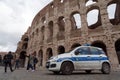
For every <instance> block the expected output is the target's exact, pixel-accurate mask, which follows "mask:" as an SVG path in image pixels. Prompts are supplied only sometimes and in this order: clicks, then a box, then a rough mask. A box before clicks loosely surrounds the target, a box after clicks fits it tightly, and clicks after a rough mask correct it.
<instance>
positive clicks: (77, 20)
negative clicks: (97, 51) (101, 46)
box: [70, 11, 81, 30]
mask: <svg viewBox="0 0 120 80" xmlns="http://www.w3.org/2000/svg"><path fill="white" fill-rule="evenodd" d="M70 20H71V27H72V29H71V30H73V29H80V28H81V15H80V13H79V12H78V11H75V12H73V13H72V14H71V15H70Z"/></svg>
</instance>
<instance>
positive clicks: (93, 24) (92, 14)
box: [87, 6, 102, 29]
mask: <svg viewBox="0 0 120 80" xmlns="http://www.w3.org/2000/svg"><path fill="white" fill-rule="evenodd" d="M96 13H97V14H96ZM87 24H88V28H89V29H95V28H97V27H98V26H101V24H102V23H101V15H100V9H99V7H98V6H92V7H90V8H89V9H88V10H87Z"/></svg>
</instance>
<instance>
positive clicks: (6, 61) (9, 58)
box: [3, 51, 13, 73]
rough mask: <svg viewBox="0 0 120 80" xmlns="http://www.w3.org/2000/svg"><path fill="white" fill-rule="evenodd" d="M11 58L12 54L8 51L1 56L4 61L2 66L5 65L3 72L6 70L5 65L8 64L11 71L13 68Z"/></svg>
mask: <svg viewBox="0 0 120 80" xmlns="http://www.w3.org/2000/svg"><path fill="white" fill-rule="evenodd" d="M12 59H13V55H12V52H11V51H9V52H8V54H6V55H5V56H4V58H3V61H4V67H5V73H6V72H7V66H8V65H9V68H10V70H11V72H13V69H12V63H11V61H12Z"/></svg>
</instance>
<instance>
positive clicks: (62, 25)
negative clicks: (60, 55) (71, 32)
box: [57, 16, 65, 40]
mask: <svg viewBox="0 0 120 80" xmlns="http://www.w3.org/2000/svg"><path fill="white" fill-rule="evenodd" d="M58 27H59V28H58V29H59V32H58V33H57V39H58V40H62V39H64V38H65V36H64V35H65V18H64V17H63V16H61V17H59V18H58Z"/></svg>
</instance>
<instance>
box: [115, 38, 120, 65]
mask: <svg viewBox="0 0 120 80" xmlns="http://www.w3.org/2000/svg"><path fill="white" fill-rule="evenodd" d="M115 50H116V54H117V57H118V62H119V64H120V39H118V40H117V41H116V42H115Z"/></svg>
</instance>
